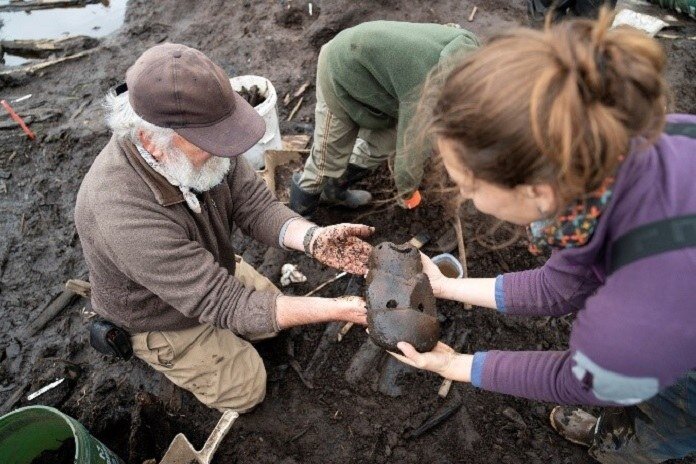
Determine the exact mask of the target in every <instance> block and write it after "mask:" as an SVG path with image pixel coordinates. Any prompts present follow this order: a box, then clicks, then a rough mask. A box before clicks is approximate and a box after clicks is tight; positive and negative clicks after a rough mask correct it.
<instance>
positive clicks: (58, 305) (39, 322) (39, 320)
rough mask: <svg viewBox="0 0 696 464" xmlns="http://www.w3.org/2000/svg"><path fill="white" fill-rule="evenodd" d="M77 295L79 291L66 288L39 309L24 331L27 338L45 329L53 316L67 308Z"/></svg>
mask: <svg viewBox="0 0 696 464" xmlns="http://www.w3.org/2000/svg"><path fill="white" fill-rule="evenodd" d="M77 296H78V295H77V293H75V292H73V291H72V290H68V289H67V288H66V289H65V290H63V291H62V292H61V293H60V294H59V295H58V296H57V297H56V298H54V299H53V300H51V301H50V302H49V303H48V304H47V305H46V306H44V307H43V308H41V309H39V310H38V311H37V312H36V313H37V316H36V318H35V319H34V320H33V321H31V322H30V323H29V324H28V325H27V327H26V329H25V331H24V336H25V338H29V337H32V336H34V335H36V333H37V332H39V331H40V330H41V329H43V328H44V327H45V326H46V324H48V323H49V322H51V320H53V318H55V317H56V316H57V315H58V314H60V313H61V312H62V311H63V310H64V309H65V308H67V307H68V306H70V304H71V303H72V302H73V301H74V300H75V298H77Z"/></svg>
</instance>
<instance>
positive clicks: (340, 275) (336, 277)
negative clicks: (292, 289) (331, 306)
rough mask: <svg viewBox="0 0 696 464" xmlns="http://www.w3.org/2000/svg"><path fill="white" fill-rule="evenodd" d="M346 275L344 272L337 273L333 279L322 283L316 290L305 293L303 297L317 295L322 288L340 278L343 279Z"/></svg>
mask: <svg viewBox="0 0 696 464" xmlns="http://www.w3.org/2000/svg"><path fill="white" fill-rule="evenodd" d="M347 275H348V273H347V272H346V271H343V272H339V273H338V274H336V275H335V276H334V277H332V278H330V279H329V280H327V281H326V282H324V283H323V284H321V285H319V286H318V287H317V288H315V289H314V290H312V291H310V292H307V293H305V294H304V296H312V295H314V294H315V293H317V292H318V291H319V290H321V289H322V288H324V287H326V286H327V285H329V284H330V283H332V282H336V281H337V280H338V279H341V278H343V277H345V276H347Z"/></svg>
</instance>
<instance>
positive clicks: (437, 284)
mask: <svg viewBox="0 0 696 464" xmlns="http://www.w3.org/2000/svg"><path fill="white" fill-rule="evenodd" d="M421 262H422V263H423V273H424V274H425V275H427V276H428V280H430V286H431V287H432V288H433V293H434V294H435V296H436V297H437V298H442V295H443V294H444V291H445V286H446V285H447V277H445V276H444V274H442V272H440V268H439V267H437V265H436V264H435V263H433V261H432V260H431V259H430V258H428V257H427V256H425V255H424V254H423V253H421Z"/></svg>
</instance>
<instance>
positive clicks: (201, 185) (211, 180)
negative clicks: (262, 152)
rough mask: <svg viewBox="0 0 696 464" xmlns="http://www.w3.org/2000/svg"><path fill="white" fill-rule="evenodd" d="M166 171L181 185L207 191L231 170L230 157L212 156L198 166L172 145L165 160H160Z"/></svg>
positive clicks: (198, 190)
mask: <svg viewBox="0 0 696 464" xmlns="http://www.w3.org/2000/svg"><path fill="white" fill-rule="evenodd" d="M159 164H160V166H161V167H162V169H163V170H164V171H166V172H167V174H169V176H171V178H172V179H173V180H175V181H176V182H178V183H179V185H180V186H181V187H188V188H189V189H191V190H195V191H196V192H206V191H208V190H210V189H211V188H213V187H215V186H216V185H218V184H219V183H220V182H222V180H223V179H224V178H225V176H226V175H227V173H228V172H229V170H230V160H229V158H220V157H218V156H213V157H211V158H210V159H209V160H208V161H206V162H205V163H204V164H203V166H201V167H200V168H197V167H195V166H194V165H193V163H192V162H191V160H189V159H188V157H186V155H185V154H184V153H183V152H181V151H180V150H178V149H177V148H175V147H172V146H170V147H169V149H168V150H167V157H166V159H165V160H162V161H160V162H159Z"/></svg>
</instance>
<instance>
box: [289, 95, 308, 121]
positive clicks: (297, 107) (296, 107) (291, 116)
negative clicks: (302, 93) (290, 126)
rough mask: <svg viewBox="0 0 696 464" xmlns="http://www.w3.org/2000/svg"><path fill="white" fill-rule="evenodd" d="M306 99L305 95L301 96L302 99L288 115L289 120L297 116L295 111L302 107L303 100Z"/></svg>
mask: <svg viewBox="0 0 696 464" xmlns="http://www.w3.org/2000/svg"><path fill="white" fill-rule="evenodd" d="M303 101H304V97H300V99H299V100H298V101H297V104H296V105H295V107H294V108H293V109H292V111H290V115H289V116H288V119H287V121H290V120H291V119H292V118H294V117H295V113H297V112H298V111H299V109H300V106H302V102H303Z"/></svg>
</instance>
